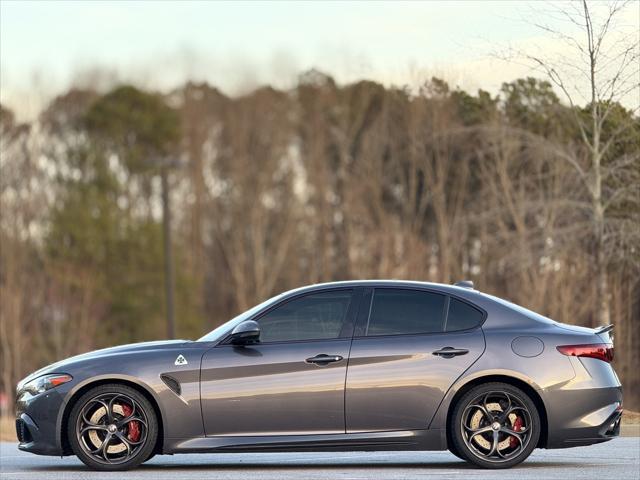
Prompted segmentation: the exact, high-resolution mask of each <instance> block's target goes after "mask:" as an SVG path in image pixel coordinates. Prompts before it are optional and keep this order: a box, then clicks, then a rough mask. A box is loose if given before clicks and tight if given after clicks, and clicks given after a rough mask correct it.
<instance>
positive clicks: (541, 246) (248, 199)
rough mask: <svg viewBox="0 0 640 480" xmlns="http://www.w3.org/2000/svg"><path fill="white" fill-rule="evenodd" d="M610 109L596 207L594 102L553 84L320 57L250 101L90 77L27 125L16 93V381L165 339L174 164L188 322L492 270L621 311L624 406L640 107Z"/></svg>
mask: <svg viewBox="0 0 640 480" xmlns="http://www.w3.org/2000/svg"><path fill="white" fill-rule="evenodd" d="M599 108H606V109H607V112H608V113H607V117H606V119H604V121H603V122H602V125H601V127H602V128H601V131H599V132H598V135H599V137H600V141H601V142H607V141H609V140H610V139H611V142H610V147H609V148H607V150H606V151H604V152H603V154H602V158H601V161H600V168H599V175H600V184H599V185H600V191H599V199H600V201H601V209H600V210H594V201H593V193H594V192H593V191H592V190H590V189H589V185H590V183H589V182H590V181H592V180H593V177H592V176H591V175H593V172H594V169H593V164H592V158H593V156H592V152H590V151H589V149H588V148H587V147H586V146H585V145H586V144H585V142H584V136H585V135H586V136H587V137H589V136H590V135H592V134H593V131H590V130H589V124H590V123H589V119H590V118H591V117H590V115H591V114H592V111H593V105H591V104H587V105H582V106H580V105H567V104H565V103H563V102H561V101H560V99H559V98H558V96H557V95H556V93H555V91H554V89H553V88H552V85H551V83H549V82H548V81H544V80H539V79H535V78H523V79H519V80H516V81H513V82H509V83H505V84H504V85H503V86H502V88H501V90H500V92H499V93H498V94H496V95H492V94H490V93H488V92H486V91H483V90H479V91H477V92H475V93H470V92H467V91H464V90H461V89H459V88H452V87H451V86H450V85H448V84H447V83H446V82H445V81H443V80H440V79H437V78H433V79H431V80H429V81H427V82H425V83H424V85H423V86H422V87H421V88H420V89H419V91H410V90H409V89H405V88H394V87H385V86H383V85H380V84H378V83H375V82H372V81H361V82H357V83H354V84H349V85H338V84H336V82H335V81H334V80H333V79H332V78H331V77H330V76H328V75H326V74H323V73H321V72H319V71H315V70H314V71H310V72H307V73H305V74H303V75H301V76H300V78H299V82H298V84H297V86H296V87H295V88H293V89H291V90H277V89H274V88H271V87H268V86H265V87H263V88H258V89H256V90H255V91H253V92H250V93H248V94H245V95H243V96H239V97H233V98H232V97H229V96H227V95H225V94H223V93H221V92H220V91H219V90H217V89H216V88H215V87H213V86H211V85H209V84H206V83H187V84H186V85H184V86H182V87H181V88H178V89H176V90H174V91H171V92H151V91H146V90H144V89H141V88H137V87H135V86H131V85H122V86H118V87H116V88H114V89H113V90H112V91H110V92H107V93H100V92H97V91H93V90H91V89H71V90H69V91H67V92H65V93H63V94H61V95H60V96H58V97H57V98H55V99H54V100H53V101H52V102H51V103H50V105H49V106H48V107H47V108H46V109H45V110H44V111H43V112H42V113H41V115H40V116H39V118H38V119H36V120H34V121H31V122H28V123H22V122H18V121H17V120H16V118H15V116H14V114H13V113H12V112H11V111H10V110H8V109H7V108H6V107H2V108H1V110H0V112H1V113H0V115H1V117H0V120H1V143H0V159H1V163H0V166H1V170H2V173H1V178H0V200H1V217H0V245H1V249H0V299H1V300H0V348H1V358H2V360H1V361H2V379H1V382H0V390H1V391H4V392H6V393H7V394H9V395H11V392H12V391H13V388H14V386H15V383H16V381H17V380H19V379H20V378H22V377H23V376H24V375H25V374H27V373H29V372H31V371H33V370H35V369H37V368H39V367H41V366H43V365H45V364H48V363H51V362H52V361H55V360H57V359H61V358H63V357H67V356H69V355H73V354H77V353H80V352H85V351H88V350H91V349H95V348H100V347H106V346H110V345H115V344H120V343H128V342H136V341H144V340H151V339H158V338H164V337H166V322H165V313H166V304H165V297H164V280H165V271H164V269H163V267H164V264H163V256H162V249H163V235H162V202H161V192H162V182H161V178H162V173H163V172H164V173H166V179H167V187H168V188H167V191H168V194H169V196H170V200H171V205H172V216H173V223H172V230H171V233H172V236H173V248H172V250H171V255H172V258H173V263H174V265H175V310H176V330H177V333H176V335H177V337H179V338H192V339H193V338H197V337H199V336H200V335H202V334H204V333H205V332H206V331H208V330H210V329H212V328H213V327H215V326H217V325H219V324H220V323H222V322H224V321H226V320H227V319H229V318H231V317H232V316H234V315H235V314H237V313H239V312H241V311H243V310H245V309H247V308H249V307H251V306H252V305H254V304H256V303H258V302H260V301H262V300H264V299H266V298H267V297H269V296H271V295H273V294H276V293H278V292H280V291H283V290H287V289H289V288H294V287H297V286H300V285H304V284H310V283H316V282H323V281H335V280H343V279H355V278H357V279H361V278H397V279H415V280H424V281H434V282H443V283H451V282H454V281H457V280H461V279H471V280H473V281H474V282H475V284H476V286H477V288H479V289H480V290H482V291H484V292H488V293H491V294H494V295H498V296H501V297H505V298H507V299H509V300H511V301H513V302H515V303H518V304H521V305H523V306H526V307H528V308H531V309H533V310H535V311H537V312H540V313H542V314H544V315H547V316H549V317H551V318H553V319H555V320H558V321H562V322H566V323H571V324H577V325H585V326H590V327H594V326H597V325H599V324H601V323H602V322H604V321H609V319H610V321H611V322H613V323H614V324H615V326H616V329H615V334H616V359H615V362H614V363H615V367H616V369H617V371H618V373H619V374H620V376H621V378H622V381H623V384H624V388H625V403H626V405H625V406H628V407H632V408H636V409H637V408H640V379H639V376H638V373H637V365H638V364H639V363H640V358H639V357H640V355H639V352H640V348H639V347H638V345H640V319H639V317H640V295H639V294H638V292H639V291H640V157H639V154H640V119H639V118H638V116H637V115H636V114H635V113H634V112H632V111H630V110H628V109H627V108H625V107H624V106H622V105H620V104H618V103H615V102H611V103H608V104H606V105H599ZM576 118H582V119H585V122H584V124H581V123H577V122H576V121H575V119H576ZM165 169H166V170H165ZM585 179H587V180H588V181H585ZM602 278H604V279H605V284H604V286H603V285H602V284H600V280H601V279H602ZM597 280H598V281H597ZM603 309H604V313H603Z"/></svg>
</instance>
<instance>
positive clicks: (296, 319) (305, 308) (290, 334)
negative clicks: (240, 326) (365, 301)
mask: <svg viewBox="0 0 640 480" xmlns="http://www.w3.org/2000/svg"><path fill="white" fill-rule="evenodd" d="M351 295H352V291H351V290H338V291H331V292H322V293H315V294H310V295H306V296H304V297H301V298H297V299H295V300H291V301H289V302H287V303H285V304H284V305H282V306H280V307H277V308H276V309H275V310H272V311H270V312H269V313H267V314H266V315H264V316H263V317H261V318H259V319H258V323H259V324H260V331H261V332H260V341H261V342H284V341H293V340H320V339H329V338H338V337H339V336H340V330H342V324H343V322H344V319H345V317H346V315H347V310H348V309H349V303H350V302H351Z"/></svg>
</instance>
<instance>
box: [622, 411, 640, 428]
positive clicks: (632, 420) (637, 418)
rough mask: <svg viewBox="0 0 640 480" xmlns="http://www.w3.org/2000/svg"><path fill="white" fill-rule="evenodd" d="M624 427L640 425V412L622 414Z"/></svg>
mask: <svg viewBox="0 0 640 480" xmlns="http://www.w3.org/2000/svg"><path fill="white" fill-rule="evenodd" d="M622 424H623V425H640V412H632V411H631V410H625V411H624V412H623V413H622Z"/></svg>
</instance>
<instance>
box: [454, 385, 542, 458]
mask: <svg viewBox="0 0 640 480" xmlns="http://www.w3.org/2000/svg"><path fill="white" fill-rule="evenodd" d="M514 418H515V419H514ZM448 427H449V428H450V432H451V445H450V450H451V452H452V453H453V454H454V455H456V456H458V455H457V454H460V455H459V456H460V457H461V458H463V459H464V460H466V461H468V462H470V463H472V464H474V465H476V466H478V467H482V468H492V469H501V468H510V467H513V466H515V465H518V464H519V463H521V462H522V461H524V460H525V459H526V458H527V457H528V456H529V455H531V452H532V451H533V450H534V449H535V448H536V445H537V444H538V439H539V438H540V431H541V424H540V415H539V413H538V410H537V408H536V406H535V404H534V403H533V401H532V400H531V398H529V396H528V395H527V394H526V393H524V392H523V391H522V390H520V389H519V388H516V387H514V386H513V385H509V384H507V383H499V382H495V383H487V384H484V385H478V386H476V387H474V388H472V389H471V390H469V391H468V392H467V393H465V394H464V395H463V396H462V398H460V400H459V401H458V402H457V403H456V405H455V407H454V410H453V413H452V415H451V423H450V424H449V426H448Z"/></svg>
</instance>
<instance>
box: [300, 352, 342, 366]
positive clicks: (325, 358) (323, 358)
mask: <svg viewBox="0 0 640 480" xmlns="http://www.w3.org/2000/svg"><path fill="white" fill-rule="evenodd" d="M340 360H342V357H341V356H340V355H326V354H324V353H321V354H320V355H316V356H315V357H311V358H307V359H306V360H305V362H307V363H314V364H316V365H328V364H330V363H333V362H339V361H340Z"/></svg>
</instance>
